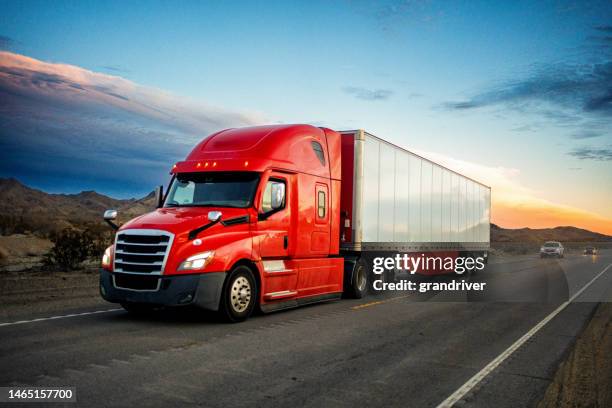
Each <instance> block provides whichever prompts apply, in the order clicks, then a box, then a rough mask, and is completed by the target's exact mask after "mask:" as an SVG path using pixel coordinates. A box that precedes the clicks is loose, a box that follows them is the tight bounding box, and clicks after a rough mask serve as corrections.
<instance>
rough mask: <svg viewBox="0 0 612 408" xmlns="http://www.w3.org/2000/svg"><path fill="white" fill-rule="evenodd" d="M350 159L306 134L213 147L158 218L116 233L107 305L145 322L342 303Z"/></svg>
mask: <svg viewBox="0 0 612 408" xmlns="http://www.w3.org/2000/svg"><path fill="white" fill-rule="evenodd" d="M340 150H341V135H340V134H339V133H338V132H335V131H333V130H331V129H326V128H317V127H313V126H308V125H284V126H282V125H281V126H260V127H251V128H242V129H228V130H224V131H221V132H218V133H216V134H213V135H211V136H209V137H207V138H206V139H204V140H203V141H202V142H201V143H199V144H198V145H197V146H196V147H195V148H194V149H193V150H192V151H191V153H190V154H189V155H188V156H187V158H186V160H184V161H181V162H178V163H176V164H175V165H174V166H173V167H172V170H171V176H172V178H171V181H170V184H169V188H168V191H167V193H166V194H159V197H160V199H159V204H158V207H159V208H157V209H156V210H155V211H153V212H150V213H147V214H144V215H142V216H140V217H137V218H135V219H133V220H131V221H129V222H127V223H125V224H123V225H122V226H121V227H120V228H119V229H118V230H117V233H116V237H115V243H114V245H113V246H111V247H109V248H108V249H107V250H106V252H105V255H104V258H103V265H102V272H101V277H100V292H101V295H102V297H103V298H104V299H106V300H108V301H111V302H117V303H121V304H122V306H123V307H125V308H126V309H127V310H129V311H135V312H138V311H142V310H146V309H149V308H152V307H155V306H160V305H162V306H182V305H196V306H199V307H201V308H203V309H208V310H213V311H218V312H220V314H221V315H222V316H223V317H224V318H226V319H227V320H230V321H240V320H244V319H245V318H246V317H248V316H249V315H250V314H251V313H252V311H253V310H254V308H255V307H256V306H259V308H260V309H261V310H263V311H273V310H278V309H282V308H287V307H293V306H298V305H300V304H304V303H310V302H316V301H322V300H330V299H335V298H339V297H340V296H341V294H342V292H343V275H344V273H343V266H344V262H343V258H341V257H339V244H340V208H339V206H340V176H341V154H340ZM106 215H107V216H106V218H107V220H108V221H111V220H112V219H113V218H114V217H116V212H114V213H113V212H109V213H108V214H106Z"/></svg>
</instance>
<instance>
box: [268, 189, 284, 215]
mask: <svg viewBox="0 0 612 408" xmlns="http://www.w3.org/2000/svg"><path fill="white" fill-rule="evenodd" d="M283 205H285V183H273V184H272V200H271V203H270V207H272V209H273V210H278V209H279V208H282V207H283Z"/></svg>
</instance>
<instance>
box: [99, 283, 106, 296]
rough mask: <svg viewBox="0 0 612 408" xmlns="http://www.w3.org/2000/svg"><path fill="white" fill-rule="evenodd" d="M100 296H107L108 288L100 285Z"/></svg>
mask: <svg viewBox="0 0 612 408" xmlns="http://www.w3.org/2000/svg"><path fill="white" fill-rule="evenodd" d="M100 294H101V295H102V296H106V288H105V287H104V285H100Z"/></svg>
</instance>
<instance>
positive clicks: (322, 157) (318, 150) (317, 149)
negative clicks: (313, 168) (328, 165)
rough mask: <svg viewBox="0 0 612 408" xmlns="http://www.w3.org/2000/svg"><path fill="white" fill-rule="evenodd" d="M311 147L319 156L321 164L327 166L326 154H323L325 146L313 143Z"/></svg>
mask: <svg viewBox="0 0 612 408" xmlns="http://www.w3.org/2000/svg"><path fill="white" fill-rule="evenodd" d="M311 145H312V150H314V153H315V154H316V155H317V158H318V159H319V161H320V162H321V164H322V165H323V166H325V154H324V153H323V146H321V143H319V142H314V141H313V142H311Z"/></svg>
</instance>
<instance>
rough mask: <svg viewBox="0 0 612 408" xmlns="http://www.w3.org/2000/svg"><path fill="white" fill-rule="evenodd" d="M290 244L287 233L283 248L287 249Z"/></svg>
mask: <svg viewBox="0 0 612 408" xmlns="http://www.w3.org/2000/svg"><path fill="white" fill-rule="evenodd" d="M288 246H289V237H288V236H287V235H285V236H284V237H283V248H284V249H287V247H288Z"/></svg>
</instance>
